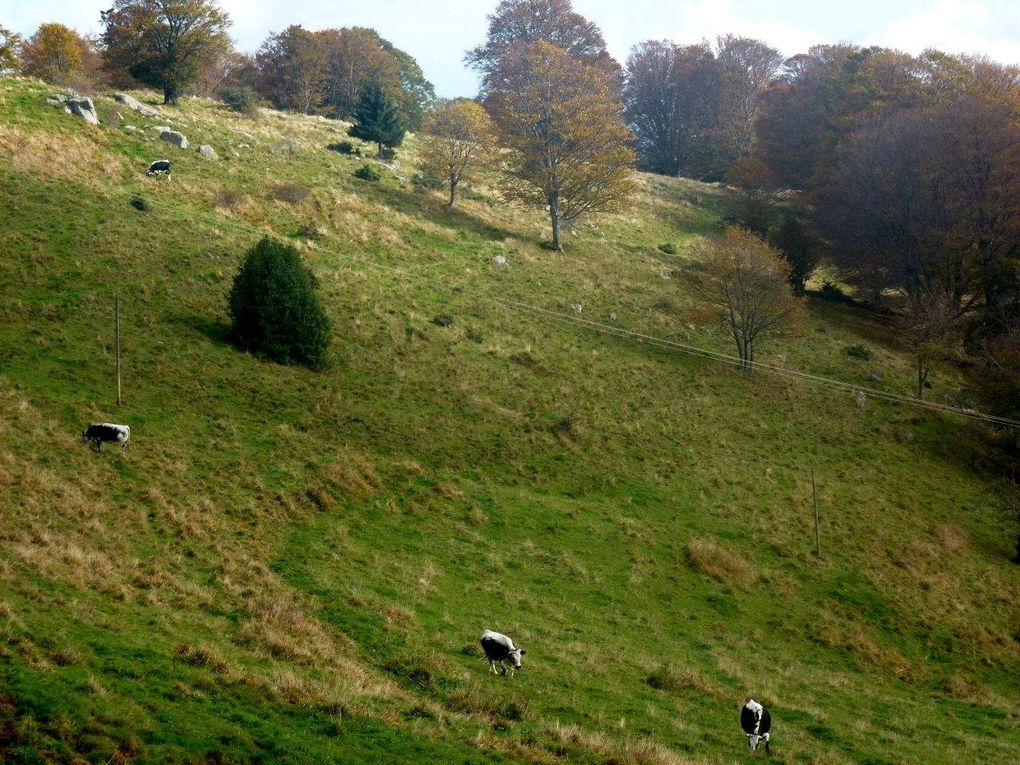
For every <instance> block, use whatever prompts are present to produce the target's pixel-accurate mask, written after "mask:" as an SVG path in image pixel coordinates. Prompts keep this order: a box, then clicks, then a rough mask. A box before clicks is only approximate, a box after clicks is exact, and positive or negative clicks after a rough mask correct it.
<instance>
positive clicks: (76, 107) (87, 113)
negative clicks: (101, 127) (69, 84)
mask: <svg viewBox="0 0 1020 765" xmlns="http://www.w3.org/2000/svg"><path fill="white" fill-rule="evenodd" d="M67 108H68V109H70V110H71V114H75V115H77V116H79V117H81V118H82V119H83V120H85V121H86V122H87V123H89V124H90V125H98V124H99V116H98V115H97V114H96V107H95V104H93V103H92V99H91V98H83V97H79V96H75V97H74V98H69V99H67Z"/></svg>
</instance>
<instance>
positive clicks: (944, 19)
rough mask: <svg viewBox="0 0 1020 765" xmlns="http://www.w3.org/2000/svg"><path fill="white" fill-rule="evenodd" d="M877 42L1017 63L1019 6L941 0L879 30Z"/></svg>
mask: <svg viewBox="0 0 1020 765" xmlns="http://www.w3.org/2000/svg"><path fill="white" fill-rule="evenodd" d="M874 42H875V43H876V44H878V45H885V46H888V47H891V48H898V49H900V50H904V51H907V52H908V53H914V54H916V53H920V52H921V51H922V50H924V49H925V48H938V49H940V50H943V51H946V52H948V53H982V54H985V55H988V56H990V57H991V58H993V59H996V60H997V61H1001V62H1003V63H1008V64H1015V63H1020V7H1018V6H1016V5H1012V4H1010V5H1008V6H1005V7H994V8H993V7H992V5H991V4H990V3H987V2H974V1H973V0H940V2H938V3H936V4H935V5H934V6H933V7H931V8H928V9H926V10H923V11H921V12H919V13H916V14H913V15H911V16H907V17H905V18H902V19H899V20H898V21H895V22H894V23H892V24H890V25H889V26H888V27H887V28H886V29H884V30H882V31H881V32H879V33H878V34H877V35H876V36H875V39H874Z"/></svg>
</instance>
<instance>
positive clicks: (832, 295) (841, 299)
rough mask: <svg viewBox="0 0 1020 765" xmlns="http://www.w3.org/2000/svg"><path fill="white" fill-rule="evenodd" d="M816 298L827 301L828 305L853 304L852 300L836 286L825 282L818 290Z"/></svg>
mask: <svg viewBox="0 0 1020 765" xmlns="http://www.w3.org/2000/svg"><path fill="white" fill-rule="evenodd" d="M818 297H820V298H821V299H822V300H828V301H829V302H830V303H853V302H854V299H853V298H852V297H850V296H849V295H847V294H846V293H845V292H844V291H843V288H842V287H840V286H839V285H838V284H834V283H833V282H830V281H826V282H825V284H823V285H822V288H821V289H820V290H818Z"/></svg>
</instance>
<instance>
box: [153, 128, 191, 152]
mask: <svg viewBox="0 0 1020 765" xmlns="http://www.w3.org/2000/svg"><path fill="white" fill-rule="evenodd" d="M159 137H160V138H162V139H163V140H164V141H166V142H167V143H172V144H173V145H174V146H176V147H177V148H178V149H186V148H188V139H187V138H185V137H184V133H178V132H177V131H176V130H164V131H163V132H162V133H160V134H159Z"/></svg>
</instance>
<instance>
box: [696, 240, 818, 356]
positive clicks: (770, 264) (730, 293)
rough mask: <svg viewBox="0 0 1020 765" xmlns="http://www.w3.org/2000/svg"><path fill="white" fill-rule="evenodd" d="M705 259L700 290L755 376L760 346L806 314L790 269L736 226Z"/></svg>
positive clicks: (705, 253)
mask: <svg viewBox="0 0 1020 765" xmlns="http://www.w3.org/2000/svg"><path fill="white" fill-rule="evenodd" d="M702 255H703V257H704V269H705V270H704V274H703V277H702V279H701V281H700V282H699V283H698V285H697V289H698V292H699V294H700V296H701V298H702V299H703V300H704V301H705V302H707V303H709V304H710V305H712V306H714V307H715V308H717V309H718V311H719V317H720V320H721V321H722V324H723V326H724V327H725V328H726V331H727V332H728V333H729V335H730V337H732V338H733V341H734V342H735V343H736V346H737V353H738V355H739V357H740V365H741V367H742V368H743V369H744V370H746V371H747V372H752V371H754V359H755V348H756V343H758V342H759V341H761V340H763V339H764V338H766V337H768V336H770V335H774V334H777V333H779V332H781V331H782V330H784V329H785V328H787V327H788V326H789V325H790V324H791V323H792V322H794V321H795V320H796V319H798V318H799V316H800V315H801V313H802V311H803V306H802V303H801V301H800V300H799V299H798V298H797V297H795V296H794V294H793V290H792V289H791V287H790V265H789V264H788V263H787V262H786V261H785V260H784V259H783V258H782V256H781V255H780V254H779V253H778V252H777V251H776V250H774V249H773V248H772V247H770V246H769V245H768V244H767V243H766V242H765V241H763V240H762V239H760V238H758V237H757V236H755V235H754V234H753V233H751V232H750V231H747V230H746V229H742V228H736V227H734V228H730V229H727V230H726V233H725V234H724V235H723V238H722V239H721V240H720V241H718V242H714V243H712V244H711V245H708V246H706V247H704V248H703V249H702Z"/></svg>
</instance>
